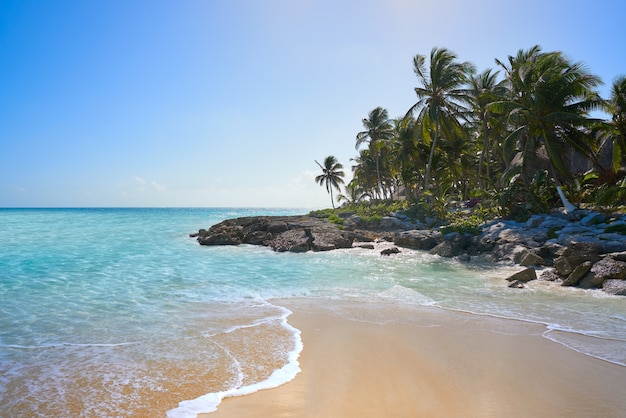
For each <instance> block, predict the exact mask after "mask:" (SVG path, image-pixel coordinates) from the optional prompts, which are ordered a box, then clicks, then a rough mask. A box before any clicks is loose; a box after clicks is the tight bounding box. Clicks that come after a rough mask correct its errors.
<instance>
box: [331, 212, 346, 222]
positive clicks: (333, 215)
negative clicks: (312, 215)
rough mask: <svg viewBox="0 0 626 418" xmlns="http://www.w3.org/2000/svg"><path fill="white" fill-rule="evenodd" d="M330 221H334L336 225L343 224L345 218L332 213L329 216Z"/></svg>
mask: <svg viewBox="0 0 626 418" xmlns="http://www.w3.org/2000/svg"><path fill="white" fill-rule="evenodd" d="M328 221H329V222H330V223H333V224H335V225H343V222H344V220H343V218H340V217H339V216H338V215H336V214H334V213H332V214H331V215H330V216H329V217H328Z"/></svg>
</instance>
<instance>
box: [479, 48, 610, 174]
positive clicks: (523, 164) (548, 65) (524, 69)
mask: <svg viewBox="0 0 626 418" xmlns="http://www.w3.org/2000/svg"><path fill="white" fill-rule="evenodd" d="M496 62H497V63H498V64H499V65H500V66H501V67H503V69H504V70H505V71H506V74H507V83H508V85H509V88H510V98H509V99H508V100H503V101H499V102H495V103H492V104H491V105H489V108H490V109H491V110H492V111H496V112H501V113H502V112H504V113H505V114H506V115H507V116H508V122H509V124H510V126H511V127H512V128H513V131H512V132H511V134H510V135H509V136H508V137H507V138H506V139H505V141H504V144H503V145H504V150H505V153H506V154H508V155H509V158H510V157H511V156H513V155H514V154H515V155H516V159H515V161H517V164H516V165H517V168H516V167H515V165H511V167H510V168H514V170H511V169H509V170H508V171H509V174H514V173H515V171H517V172H519V173H521V175H522V178H524V179H525V180H526V181H529V179H530V178H531V177H532V175H533V174H534V171H535V170H536V167H535V166H533V164H532V163H533V162H534V161H536V160H537V156H538V155H540V153H543V154H545V155H546V156H547V161H548V167H549V169H550V171H551V174H552V176H553V178H554V179H555V180H556V181H557V183H558V182H559V177H561V178H567V177H569V167H568V164H567V162H566V155H567V151H568V149H574V150H575V151H576V152H578V153H579V154H581V155H583V156H585V157H588V158H590V159H591V160H593V159H595V152H594V146H593V144H592V143H591V140H590V139H589V135H588V134H587V133H588V130H589V129H590V128H591V127H593V126H594V125H596V124H597V123H598V122H599V120H597V119H592V118H591V117H589V112H590V111H592V110H596V109H600V108H601V105H602V103H603V102H602V99H601V98H600V96H599V95H598V93H597V92H596V91H595V90H594V88H595V87H596V86H598V85H599V84H600V83H601V81H600V79H599V78H598V77H597V76H595V75H592V74H590V73H588V72H587V71H586V69H585V67H584V65H583V64H582V63H571V62H570V61H569V60H568V59H567V58H566V57H565V56H563V54H562V53H561V52H547V53H544V52H541V48H540V47H539V46H534V47H532V48H531V49H529V50H527V51H523V50H520V51H519V52H518V54H517V55H516V56H515V57H509V65H505V64H503V63H501V62H500V61H497V60H496ZM511 160H513V159H511ZM594 164H597V162H594Z"/></svg>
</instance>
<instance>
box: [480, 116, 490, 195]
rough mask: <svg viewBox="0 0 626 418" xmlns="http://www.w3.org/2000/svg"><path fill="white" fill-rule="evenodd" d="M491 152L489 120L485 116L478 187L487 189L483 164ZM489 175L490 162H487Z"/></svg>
mask: <svg viewBox="0 0 626 418" xmlns="http://www.w3.org/2000/svg"><path fill="white" fill-rule="evenodd" d="M488 153H489V137H488V136H487V120H486V119H485V118H483V151H482V152H481V153H480V158H479V159H478V188H479V189H480V190H485V187H484V186H485V184H484V181H483V165H484V164H485V155H486V154H488ZM487 161H488V160H487ZM487 176H489V163H487Z"/></svg>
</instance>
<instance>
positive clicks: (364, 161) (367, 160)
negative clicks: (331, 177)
mask: <svg viewBox="0 0 626 418" xmlns="http://www.w3.org/2000/svg"><path fill="white" fill-rule="evenodd" d="M350 161H354V163H355V164H354V165H353V166H352V176H353V177H352V181H353V182H355V183H356V184H358V185H359V186H360V187H362V188H363V190H365V191H366V192H367V193H368V194H369V195H370V197H375V196H379V195H380V189H379V188H378V182H377V176H376V161H375V160H374V158H372V154H371V153H370V150H369V149H367V148H366V149H362V150H361V151H359V155H358V156H357V157H355V158H351V159H350Z"/></svg>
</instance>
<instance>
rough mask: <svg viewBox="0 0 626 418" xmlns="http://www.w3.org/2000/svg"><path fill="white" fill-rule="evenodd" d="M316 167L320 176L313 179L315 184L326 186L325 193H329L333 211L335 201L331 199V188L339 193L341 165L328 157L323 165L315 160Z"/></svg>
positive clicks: (341, 179) (341, 180)
mask: <svg viewBox="0 0 626 418" xmlns="http://www.w3.org/2000/svg"><path fill="white" fill-rule="evenodd" d="M315 162H316V163H317V165H319V166H320V168H321V169H322V174H320V175H319V176H317V177H315V182H316V183H319V184H320V186H326V191H327V192H328V193H330V203H331V204H332V206H333V209H335V200H334V199H333V188H335V189H337V191H341V189H340V188H339V185H340V184H343V177H344V175H345V174H344V172H343V165H341V163H339V162H338V161H337V159H336V158H335V157H334V156H332V155H329V156H328V157H326V158H325V159H324V165H321V164H320V163H318V162H317V160H315Z"/></svg>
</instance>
